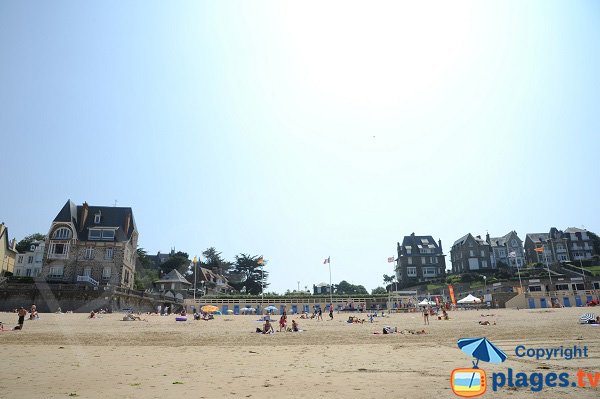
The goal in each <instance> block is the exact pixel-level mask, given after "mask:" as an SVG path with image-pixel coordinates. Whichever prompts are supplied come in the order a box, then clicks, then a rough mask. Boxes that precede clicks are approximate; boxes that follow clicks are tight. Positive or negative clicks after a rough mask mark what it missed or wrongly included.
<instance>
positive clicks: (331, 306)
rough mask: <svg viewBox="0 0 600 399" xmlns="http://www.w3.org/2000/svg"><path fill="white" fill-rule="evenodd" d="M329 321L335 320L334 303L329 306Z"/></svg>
mask: <svg viewBox="0 0 600 399" xmlns="http://www.w3.org/2000/svg"><path fill="white" fill-rule="evenodd" d="M329 320H333V303H332V304H331V305H329Z"/></svg>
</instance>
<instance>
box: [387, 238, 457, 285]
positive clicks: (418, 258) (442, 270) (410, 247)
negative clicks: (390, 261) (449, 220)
mask: <svg viewBox="0 0 600 399" xmlns="http://www.w3.org/2000/svg"><path fill="white" fill-rule="evenodd" d="M397 251H398V259H397V260H396V270H395V272H396V279H397V280H398V283H399V287H407V286H410V285H411V284H414V283H419V282H423V281H431V280H437V279H440V278H443V277H445V276H446V260H445V255H444V253H443V250H442V241H441V240H438V242H437V243H436V242H435V240H434V239H433V237H432V236H417V235H415V233H412V234H411V235H409V236H404V239H403V240H402V245H400V243H398V245H397Z"/></svg>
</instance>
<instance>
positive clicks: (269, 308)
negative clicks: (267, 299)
mask: <svg viewBox="0 0 600 399" xmlns="http://www.w3.org/2000/svg"><path fill="white" fill-rule="evenodd" d="M265 310H266V311H267V312H276V311H277V308H276V307H275V306H273V305H271V306H267V307H266V308H265Z"/></svg>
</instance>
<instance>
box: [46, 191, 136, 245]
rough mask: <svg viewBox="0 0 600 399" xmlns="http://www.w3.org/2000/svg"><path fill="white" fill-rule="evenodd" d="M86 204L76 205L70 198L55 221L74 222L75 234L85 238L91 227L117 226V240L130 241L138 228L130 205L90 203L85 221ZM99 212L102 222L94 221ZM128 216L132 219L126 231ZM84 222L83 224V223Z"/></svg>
mask: <svg viewBox="0 0 600 399" xmlns="http://www.w3.org/2000/svg"><path fill="white" fill-rule="evenodd" d="M86 205H87V204H84V205H77V206H76V205H75V204H74V203H73V201H71V200H68V201H67V203H66V204H65V205H64V206H63V207H62V209H61V210H60V212H59V213H58V215H56V217H55V218H54V222H66V223H73V224H74V225H75V230H76V232H75V234H76V235H78V236H80V237H82V238H83V239H87V238H88V231H89V229H90V228H102V227H116V228H117V230H116V233H115V239H114V240H115V241H128V240H129V239H130V238H131V236H132V234H133V232H134V231H135V230H136V224H135V219H134V217H133V211H132V210H131V208H130V207H116V206H89V205H88V206H87V207H88V214H87V218H86V219H85V221H84V220H83V209H84V206H86ZM98 213H100V214H101V215H102V216H101V218H100V223H94V219H95V217H94V216H95V215H96V214H98ZM128 217H130V218H131V220H130V221H129V228H128V229H127V231H125V228H126V227H127V218H128ZM82 223H83V226H82V225H81V224H82ZM102 241H105V240H102Z"/></svg>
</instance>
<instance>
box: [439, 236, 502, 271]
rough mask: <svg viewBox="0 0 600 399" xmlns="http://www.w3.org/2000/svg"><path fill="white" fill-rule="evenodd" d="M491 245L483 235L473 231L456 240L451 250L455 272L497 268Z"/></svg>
mask: <svg viewBox="0 0 600 399" xmlns="http://www.w3.org/2000/svg"><path fill="white" fill-rule="evenodd" d="M491 251H492V249H491V246H490V244H489V243H488V242H487V241H485V240H483V239H482V238H481V236H473V235H472V234H471V233H469V234H467V235H465V236H462V237H461V238H459V239H458V240H456V241H455V242H454V244H453V245H452V249H451V250H450V260H451V261H452V272H453V273H469V272H476V273H477V272H489V271H494V270H495V269H496V267H495V265H493V264H492V258H491Z"/></svg>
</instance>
